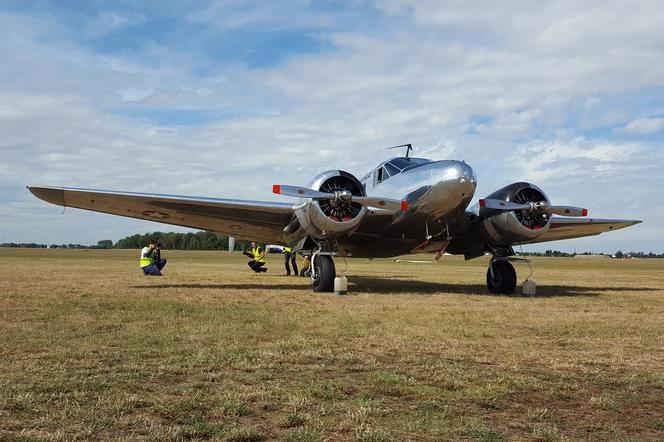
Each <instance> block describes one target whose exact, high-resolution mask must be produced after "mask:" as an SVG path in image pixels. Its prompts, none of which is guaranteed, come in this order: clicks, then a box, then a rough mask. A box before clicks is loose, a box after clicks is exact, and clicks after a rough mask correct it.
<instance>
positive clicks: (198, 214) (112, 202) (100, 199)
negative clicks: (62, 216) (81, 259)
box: [28, 186, 294, 243]
mask: <svg viewBox="0 0 664 442" xmlns="http://www.w3.org/2000/svg"><path fill="white" fill-rule="evenodd" d="M28 190H30V192H32V193H33V194H34V195H35V196H36V197H37V198H41V199H43V200H44V201H47V202H49V203H52V204H57V205H59V206H64V207H76V208H78V209H85V210H91V211H93V212H102V213H110V214H113V215H120V216H126V217H130V218H137V219H144V220H148V221H156V222H160V223H166V224H174V225H176V226H184V227H191V228H194V229H201V230H210V231H213V232H217V233H221V234H224V235H229V236H233V237H236V238H240V239H252V240H256V241H260V242H266V243H283V242H284V241H283V240H282V231H283V229H284V228H285V227H286V226H287V225H288V224H289V223H290V221H291V220H292V218H293V216H294V209H293V205H292V204H287V203H273V202H263V201H241V200H231V199H221V198H205V197H191V196H181V195H161V194H149V193H135V192H115V191H108V190H94V189H77V188H70V187H30V186H28Z"/></svg>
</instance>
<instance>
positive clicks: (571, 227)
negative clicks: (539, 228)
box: [522, 217, 641, 244]
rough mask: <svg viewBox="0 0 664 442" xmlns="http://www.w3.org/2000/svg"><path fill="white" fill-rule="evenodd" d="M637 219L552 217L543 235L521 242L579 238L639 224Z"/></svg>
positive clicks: (531, 242)
mask: <svg viewBox="0 0 664 442" xmlns="http://www.w3.org/2000/svg"><path fill="white" fill-rule="evenodd" d="M640 222H641V221H638V220H622V219H592V218H585V219H579V218H565V217H553V218H552V219H551V227H549V230H547V231H546V232H545V233H544V234H543V235H541V236H539V237H537V238H535V239H534V240H532V241H526V242H523V243H522V244H533V243H538V242H546V241H558V240H561V239H571V238H580V237H582V236H594V235H599V234H600V233H602V232H609V231H613V230H618V229H624V228H625V227H629V226H633V225H634V224H639V223H640Z"/></svg>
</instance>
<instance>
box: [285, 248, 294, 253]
mask: <svg viewBox="0 0 664 442" xmlns="http://www.w3.org/2000/svg"><path fill="white" fill-rule="evenodd" d="M284 252H286V253H293V248H292V247H284Z"/></svg>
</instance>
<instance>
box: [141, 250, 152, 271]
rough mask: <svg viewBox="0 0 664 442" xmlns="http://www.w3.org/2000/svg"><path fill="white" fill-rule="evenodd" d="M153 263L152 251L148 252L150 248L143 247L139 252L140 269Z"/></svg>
mask: <svg viewBox="0 0 664 442" xmlns="http://www.w3.org/2000/svg"><path fill="white" fill-rule="evenodd" d="M145 255H147V256H145ZM153 263H154V249H152V250H150V247H143V250H141V267H145V266H149V265H150V264H153Z"/></svg>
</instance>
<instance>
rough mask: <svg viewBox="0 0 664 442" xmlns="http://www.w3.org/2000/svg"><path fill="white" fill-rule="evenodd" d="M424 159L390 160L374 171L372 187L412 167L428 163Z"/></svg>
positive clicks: (401, 158) (402, 158) (400, 158)
mask: <svg viewBox="0 0 664 442" xmlns="http://www.w3.org/2000/svg"><path fill="white" fill-rule="evenodd" d="M428 162H429V160H426V159H424V158H404V157H399V158H392V159H391V160H390V161H387V162H386V163H384V164H383V165H382V166H380V167H379V168H378V169H376V170H375V171H374V186H375V185H377V184H380V183H382V182H383V181H385V180H387V179H388V178H390V177H393V176H395V175H398V174H400V173H401V172H404V171H406V170H408V169H412V168H413V167H417V166H420V165H422V164H426V163H428Z"/></svg>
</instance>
